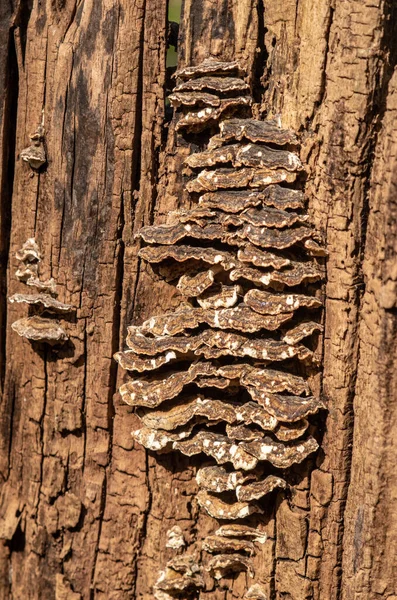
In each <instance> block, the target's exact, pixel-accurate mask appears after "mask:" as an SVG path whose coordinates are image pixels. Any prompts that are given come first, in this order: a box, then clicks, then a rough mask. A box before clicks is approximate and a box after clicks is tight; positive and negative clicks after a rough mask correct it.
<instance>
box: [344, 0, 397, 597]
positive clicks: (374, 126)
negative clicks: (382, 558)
mask: <svg viewBox="0 0 397 600" xmlns="http://www.w3.org/2000/svg"><path fill="white" fill-rule="evenodd" d="M384 24H385V26H384V32H383V38H382V41H381V43H380V49H379V59H378V64H377V72H376V77H375V84H374V86H373V94H372V95H369V96H368V98H367V110H366V113H365V114H364V117H363V124H364V133H363V136H365V137H366V138H367V141H366V142H365V143H364V145H363V151H362V163H361V164H363V165H366V167H365V168H364V169H363V172H362V176H363V179H364V186H363V188H364V189H363V204H362V208H361V213H360V226H361V230H360V239H359V240H358V241H357V244H358V251H357V256H358V271H357V284H356V304H357V307H358V309H359V310H358V319H357V331H359V329H360V324H361V322H362V319H363V316H362V313H361V310H360V309H362V302H363V298H364V295H365V290H366V281H365V274H364V272H363V260H364V255H365V250H366V239H367V227H368V218H369V214H370V194H371V189H372V188H371V183H372V171H373V165H374V162H375V151H376V147H377V143H378V137H379V132H380V131H381V128H382V123H383V118H384V115H385V111H386V103H387V96H388V86H389V82H390V79H391V78H392V76H393V72H394V68H395V66H396V64H397V46H396V44H395V43H394V42H395V38H396V34H397V6H396V5H395V3H393V2H385V4H384ZM384 56H386V57H387V60H386V62H384V60H383V58H384ZM361 344H362V342H361V340H360V338H359V337H358V347H357V365H360V364H361ZM357 376H358V368H357V369H356V371H355V374H354V378H353V381H352V389H351V393H350V401H351V403H350V406H351V414H350V420H351V431H352V436H353V433H354V420H355V412H354V406H355V401H356V397H357ZM353 450H354V448H353V444H350V446H349V449H348V453H347V452H346V455H347V454H348V457H347V459H346V463H347V468H346V484H345V493H344V500H343V504H342V507H341V515H342V516H341V524H340V531H341V541H340V545H339V552H338V555H339V561H338V567H339V576H338V581H337V584H338V588H337V597H338V598H339V596H341V595H342V593H343V589H342V582H343V571H342V560H343V549H344V537H345V535H346V530H345V526H344V523H345V512H346V503H347V498H348V495H349V488H350V484H351V470H352V460H353Z"/></svg>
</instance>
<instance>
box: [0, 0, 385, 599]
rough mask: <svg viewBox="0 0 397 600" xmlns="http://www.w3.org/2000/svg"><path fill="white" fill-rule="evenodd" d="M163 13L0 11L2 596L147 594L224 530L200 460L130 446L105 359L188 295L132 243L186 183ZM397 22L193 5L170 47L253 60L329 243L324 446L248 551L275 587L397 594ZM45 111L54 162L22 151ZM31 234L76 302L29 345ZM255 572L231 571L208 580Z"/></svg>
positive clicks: (357, 4)
mask: <svg viewBox="0 0 397 600" xmlns="http://www.w3.org/2000/svg"><path fill="white" fill-rule="evenodd" d="M166 9H167V7H166V2H165V1H164V2H163V0H158V1H157V2H155V1H154V0H135V1H133V2H128V1H127V0H120V1H119V2H115V1H112V0H101V1H96V0H86V1H85V2H79V3H77V2H75V0H66V1H65V2H49V1H48V2H42V3H39V2H37V1H35V2H27V0H20V1H19V2H15V3H13V4H12V7H10V8H8V5H7V8H6V7H5V6H1V8H0V13H1V20H0V31H1V38H0V46H1V48H2V52H1V56H0V103H1V104H0V115H1V117H2V120H1V128H0V132H1V136H0V141H1V161H0V185H1V205H0V231H1V246H0V252H1V258H2V261H1V281H0V284H1V288H0V289H1V295H2V297H1V305H0V318H1V336H0V344H1V346H0V351H1V355H0V363H1V385H2V404H1V416H0V424H1V430H0V434H1V450H0V465H1V467H0V476H1V496H0V515H1V522H0V538H1V546H0V552H1V558H0V569H1V572H0V598H1V599H3V598H4V599H11V598H14V599H22V598H23V599H25V598H32V599H33V598H34V599H36V598H38V599H39V598H40V599H44V598H45V599H49V598H56V599H57V600H61V599H64V598H68V599H69V598H73V599H76V600H77V599H78V598H82V599H89V598H104V599H105V598H114V599H124V598H137V599H138V598H141V599H148V598H151V597H152V592H151V586H152V585H153V583H154V581H155V580H156V579H157V577H158V572H159V570H160V569H161V568H163V567H164V565H165V563H166V561H167V559H168V558H169V557H171V556H172V551H171V550H169V549H167V548H166V547H165V541H166V539H165V535H166V532H167V530H168V529H169V528H170V527H171V526H172V525H174V524H175V523H176V522H177V523H178V524H179V525H180V526H181V527H182V528H183V529H184V531H185V532H186V538H187V541H188V542H189V543H192V544H194V543H195V541H196V540H197V539H199V538H202V537H204V536H205V534H206V533H207V531H208V530H209V528H210V527H211V524H210V519H209V518H207V517H204V516H203V515H202V514H201V513H199V512H198V509H197V506H196V503H195V499H194V496H195V492H196V484H195V482H194V479H192V475H193V473H194V466H193V464H192V463H189V461H187V460H186V461H185V460H183V459H181V458H180V457H177V456H173V455H172V456H167V457H165V458H164V459H162V460H158V459H156V458H154V457H152V456H148V455H146V454H145V452H144V451H143V450H142V448H141V447H139V446H138V445H134V444H133V443H132V440H131V437H130V430H131V429H132V427H133V415H132V414H131V413H130V410H129V409H128V407H126V406H124V405H123V404H122V403H121V401H120V398H119V396H118V393H117V387H118V383H119V380H120V377H121V375H120V374H119V373H118V372H117V368H116V363H115V362H114V361H113V360H112V354H113V352H115V351H116V350H117V349H118V348H119V347H121V346H122V344H123V339H124V336H125V329H126V326H127V325H128V324H129V323H131V321H135V322H139V321H141V320H142V319H143V318H146V317H148V316H149V315H151V314H154V313H155V312H159V311H162V310H164V309H165V308H169V307H170V306H175V305H176V304H177V302H178V297H177V296H176V295H175V294H174V293H173V292H172V293H171V289H172V288H171V287H170V286H167V284H164V283H161V282H160V281H158V280H157V279H153V275H152V273H151V271H150V270H149V269H147V268H146V267H143V265H142V264H141V263H140V261H139V260H138V259H137V256H136V255H137V242H136V241H135V240H134V237H133V234H134V232H136V230H137V229H138V228H139V227H141V226H142V224H148V223H151V222H153V221H158V222H160V221H161V220H163V219H164V215H165V214H166V213H167V212H168V211H169V210H171V209H174V208H177V207H178V206H179V205H180V204H183V203H184V202H185V201H186V198H185V196H184V195H183V194H182V190H181V176H180V170H181V169H180V164H181V160H182V157H183V156H184V155H185V154H186V152H188V149H187V148H183V147H182V148H176V147H175V137H174V134H173V127H172V125H171V126H170V127H169V128H165V127H164V126H163V117H164V94H165V77H166V72H165V52H166V39H165V36H166V29H167V18H166ZM396 34H397V15H396V8H395V7H393V3H392V1H391V0H389V1H388V2H386V1H384V0H371V1H370V0H349V1H347V0H334V1H331V0H318V1H314V0H301V1H300V2H298V0H285V1H284V2H282V3H280V2H277V1H275V0H264V1H263V4H262V2H260V1H259V0H258V2H256V0H240V1H239V2H238V1H237V0H228V1H225V2H222V3H219V2H215V1H214V0H212V1H211V0H200V1H199V2H196V1H195V2H193V1H190V0H185V3H184V13H183V18H182V27H181V42H180V49H179V52H180V64H189V63H192V62H193V63H194V62H197V61H199V60H200V59H201V58H203V57H204V56H205V55H207V54H208V53H209V52H211V53H212V54H214V55H218V56H222V57H224V58H226V59H230V58H235V57H236V58H239V59H241V60H243V61H244V62H245V63H246V64H247V66H248V68H249V70H250V73H251V81H252V82H253V85H254V86H255V87H254V91H255V97H256V100H261V102H262V106H261V109H262V111H263V114H270V115H276V114H277V115H280V117H281V120H282V122H283V124H284V125H286V126H291V127H293V128H294V129H296V130H297V131H299V133H300V134H301V136H302V141H303V143H302V157H303V158H304V160H305V162H306V163H307V165H308V182H307V188H306V189H307V192H308V195H309V198H310V210H311V212H312V215H313V219H314V221H315V223H316V225H317V227H318V228H319V229H320V230H322V231H323V232H324V234H325V236H326V239H327V247H328V250H329V253H330V255H329V259H328V266H327V270H328V284H327V304H326V314H325V324H326V333H325V338H324V375H323V382H322V390H323V394H324V396H325V398H326V400H327V402H328V405H329V412H328V416H327V420H326V423H325V426H324V439H323V448H322V453H321V454H320V456H319V457H318V459H317V464H316V465H315V468H314V471H312V472H310V470H308V471H307V473H302V477H301V481H300V484H299V489H298V490H297V492H296V493H295V494H294V496H293V497H292V498H290V499H283V496H282V495H280V498H279V500H278V505H277V510H276V511H273V512H272V510H271V507H270V508H269V515H268V517H269V520H268V525H267V529H268V533H269V535H270V536H271V540H270V541H269V542H268V543H267V544H265V545H264V546H263V551H262V553H261V554H260V556H259V557H258V563H257V569H259V572H260V574H261V578H262V580H263V581H264V582H265V583H266V585H267V587H268V594H269V599H272V600H273V599H280V600H281V599H283V600H287V599H290V600H307V599H311V598H313V599H316V600H339V599H343V600H350V599H353V598H354V599H359V600H374V599H376V598H379V599H380V598H385V599H386V598H387V599H388V600H392V599H393V598H395V597H397V587H396V586H397V583H396V582H397V573H396V571H397V560H396V555H397V553H396V550H397V548H396V546H397V522H396V519H397V516H396V512H397V507H396V504H397V481H396V474H395V467H394V457H395V451H396V362H397V360H396V349H395V348H396V346H395V335H396V285H397V284H396V280H397V270H396V232H397V224H396V181H395V178H396V176H395V162H396V147H395V146H396V142H395V139H396V126H395V122H396V110H397V100H396V98H397V87H396V81H397V80H396V75H395V73H394V71H395V67H396V57H397V43H396V39H397V37H396ZM42 108H44V114H45V128H46V150H47V156H48V166H47V167H46V169H44V170H43V171H42V172H40V174H33V173H32V171H31V170H30V169H29V167H28V165H27V164H26V163H22V161H21V160H18V154H19V153H20V152H21V150H22V149H23V148H24V147H26V146H27V145H28V143H29V137H28V136H29V134H30V133H32V132H33V131H34V130H35V129H36V127H37V125H38V124H39V122H40V121H41V111H42ZM167 132H168V138H167ZM14 138H15V144H14ZM14 145H15V148H14ZM157 192H159V193H158V194H157ZM33 236H34V237H35V238H36V241H37V242H38V243H39V245H40V247H41V249H42V252H43V255H44V258H43V262H42V263H41V264H42V271H41V274H42V276H43V277H44V278H46V277H50V276H53V277H54V278H55V279H56V281H57V284H58V286H59V299H60V300H61V301H65V302H69V303H71V304H73V305H74V306H76V307H77V313H76V319H75V321H71V322H68V323H66V327H67V329H68V331H69V333H70V334H71V338H72V342H73V346H72V347H71V348H70V350H69V351H68V352H63V353H62V352H61V353H58V354H55V353H54V352H53V351H51V350H46V351H40V352H37V351H35V350H34V348H33V347H32V346H31V345H30V344H29V342H27V341H26V340H23V339H22V338H19V337H18V336H17V335H16V334H15V333H14V332H13V331H12V330H11V327H10V325H11V323H12V322H13V321H15V320H16V319H17V318H20V317H22V316H25V314H26V309H24V308H22V307H21V306H20V305H7V303H6V301H5V299H6V296H9V295H11V294H13V293H15V292H17V291H21V287H22V284H20V283H19V282H18V281H17V280H16V278H15V276H14V272H15V270H16V267H17V262H16V260H15V258H14V255H15V251H16V250H17V249H18V248H19V247H20V246H21V244H22V243H23V242H24V241H25V240H26V239H27V238H29V237H33ZM212 526H213V525H212ZM246 587H247V580H246V577H245V575H241V576H239V577H238V578H237V579H236V580H235V581H234V582H232V584H231V586H230V588H231V589H230V591H227V590H217V591H209V592H207V593H201V594H200V598H203V599H204V598H211V599H212V600H230V599H231V598H242V597H243V595H244V590H245V589H246Z"/></svg>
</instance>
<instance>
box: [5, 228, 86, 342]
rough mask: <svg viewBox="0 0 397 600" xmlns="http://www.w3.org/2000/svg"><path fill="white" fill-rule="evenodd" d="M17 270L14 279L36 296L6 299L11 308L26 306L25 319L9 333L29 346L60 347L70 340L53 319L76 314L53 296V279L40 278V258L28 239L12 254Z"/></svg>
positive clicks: (14, 295)
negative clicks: (31, 289) (45, 345)
mask: <svg viewBox="0 0 397 600" xmlns="http://www.w3.org/2000/svg"><path fill="white" fill-rule="evenodd" d="M15 258H16V259H17V260H18V261H19V263H20V264H19V267H18V269H17V271H16V273H15V275H16V277H17V279H19V281H20V282H21V283H23V284H25V285H27V286H30V287H34V288H36V289H37V290H38V293H31V294H21V293H17V294H13V295H12V296H10V297H9V298H8V301H9V302H10V303H11V304H27V305H28V307H29V309H30V311H33V314H30V315H29V316H28V317H25V318H22V319H18V320H17V321H15V322H14V323H12V325H11V327H12V329H13V330H14V331H15V332H16V333H18V335H20V336H21V337H25V338H26V339H28V340H30V341H31V342H42V343H45V344H49V345H51V346H54V345H58V344H63V343H65V342H66V341H67V340H68V339H69V336H68V334H67V333H66V331H65V330H64V329H63V327H62V326H61V325H60V323H59V321H58V320H57V319H56V318H54V317H55V315H57V316H58V317H61V316H62V315H67V314H70V313H72V312H74V311H75V308H74V307H73V306H72V305H71V304H66V303H64V302H60V301H59V300H57V299H56V298H54V296H55V295H56V293H57V291H56V283H55V280H54V279H53V278H51V279H47V280H46V281H42V280H41V279H40V278H39V263H40V262H41V259H42V255H41V252H40V248H39V246H38V244H37V243H36V241H35V239H34V238H29V239H28V240H26V242H25V243H24V244H23V245H22V247H21V248H20V249H19V250H17V252H16V253H15Z"/></svg>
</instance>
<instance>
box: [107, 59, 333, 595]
mask: <svg viewBox="0 0 397 600" xmlns="http://www.w3.org/2000/svg"><path fill="white" fill-rule="evenodd" d="M177 77H178V80H179V82H180V83H179V85H177V87H176V88H175V90H174V92H173V94H172V95H171V96H170V100H171V102H172V103H173V104H174V106H175V107H178V108H179V115H180V118H179V120H178V121H177V130H178V131H179V132H180V133H181V134H185V133H187V134H189V136H192V134H197V140H198V141H197V144H196V148H197V147H199V146H200V143H201V142H200V140H203V139H204V138H205V136H204V135H203V133H204V132H206V135H207V137H206V138H205V139H206V143H205V144H204V143H203V144H202V146H201V149H200V151H197V152H195V153H193V154H191V155H190V156H189V157H188V158H187V160H186V167H187V172H188V174H189V176H190V180H189V181H188V183H187V186H186V187H187V190H188V191H189V193H190V195H191V201H192V208H191V209H190V210H183V211H178V212H176V213H174V214H171V215H170V217H169V220H168V222H167V223H166V224H161V225H157V226H148V227H144V228H143V229H141V230H140V232H139V233H138V235H139V237H140V239H141V240H142V246H143V247H142V249H141V250H140V257H141V258H142V259H143V260H145V261H147V262H148V263H150V264H151V265H153V268H155V269H157V270H158V272H159V273H160V275H161V276H162V277H164V278H165V279H166V280H167V281H168V282H170V283H172V284H174V285H175V286H176V288H177V289H178V290H179V292H180V294H181V306H180V308H179V309H177V310H174V311H173V312H170V313H166V314H162V315H156V316H153V317H151V318H150V319H148V320H146V321H145V322H143V323H142V324H141V325H139V326H131V327H129V331H128V337H127V340H126V342H127V346H128V349H127V350H125V351H122V352H118V353H117V354H116V355H115V358H116V360H117V361H118V362H119V364H120V365H121V367H123V368H124V369H126V370H127V371H130V372H131V374H132V377H131V379H129V380H128V381H127V382H126V383H125V384H124V385H122V386H121V388H120V392H121V396H122V398H123V400H124V401H125V402H126V403H127V404H129V405H131V406H133V407H135V410H136V414H137V416H138V417H139V419H140V427H139V429H137V430H136V431H134V432H133V437H134V438H135V440H137V441H138V442H139V443H140V444H143V446H145V447H146V448H147V449H149V450H151V451H154V452H169V451H172V450H178V451H179V452H181V453H183V454H185V455H187V456H189V457H190V456H196V455H197V456H200V457H202V463H201V465H200V468H199V469H198V471H197V483H198V487H199V492H198V494H197V501H198V504H199V505H200V507H202V509H203V510H204V511H206V512H207V513H208V514H209V515H210V516H211V517H213V518H214V519H217V520H218V521H223V522H224V523H226V524H225V525H222V527H220V529H218V530H217V531H216V533H215V534H214V535H211V536H209V537H208V538H207V539H205V540H204V543H203V547H202V550H203V551H204V552H205V553H206V555H208V557H209V558H208V560H207V566H206V569H207V571H209V572H210V573H211V574H212V576H213V577H214V578H215V579H216V578H221V577H224V576H228V575H230V574H232V573H235V572H238V571H247V572H248V573H249V574H251V575H253V567H252V563H251V557H252V555H253V554H254V550H255V544H256V543H257V542H258V541H262V542H263V541H264V538H263V534H262V537H261V532H260V531H258V530H257V529H253V528H251V527H248V526H247V525H245V524H244V519H246V518H248V517H250V515H255V514H257V515H260V514H261V513H262V512H263V507H264V503H266V502H267V501H271V496H270V495H271V494H272V492H273V491H274V490H283V489H285V488H288V485H289V483H288V477H289V474H290V472H291V469H293V467H294V465H296V464H298V463H301V462H302V461H304V460H305V459H306V458H307V457H308V456H309V455H311V454H313V453H314V452H315V451H316V450H317V448H318V442H317V440H316V436H315V426H314V423H315V420H314V419H313V416H314V415H315V414H316V413H317V412H318V411H319V410H320V409H323V408H325V407H324V404H323V402H322V401H321V399H319V398H318V397H316V395H314V394H313V393H312V390H311V387H310V385H309V373H313V372H314V370H315V367H316V365H315V361H314V359H313V350H314V349H315V346H316V339H315V334H316V333H317V332H319V331H321V325H320V324H319V320H320V318H321V307H322V300H321V285H322V280H323V279H324V265H323V262H324V261H323V259H322V257H324V255H325V252H324V250H323V248H322V246H321V240H320V239H319V237H318V235H317V234H316V232H315V231H314V230H313V227H312V226H311V224H310V223H309V218H308V214H307V212H306V210H305V197H304V193H303V192H302V191H301V189H300V188H301V187H302V184H301V181H302V177H300V172H301V171H302V165H301V162H300V159H299V157H298V155H297V154H296V148H297V138H296V136H295V134H294V132H292V131H290V130H287V129H282V128H281V127H279V125H278V124H277V123H275V122H274V121H270V120H269V121H259V120H256V119H254V118H252V117H251V116H250V110H251V109H250V105H251V99H250V96H249V87H248V84H247V83H246V82H245V80H244V78H243V73H242V72H241V69H240V67H239V65H238V64H237V63H220V62H217V61H215V60H210V59H209V60H206V61H205V62H204V63H202V64H201V65H199V66H198V67H189V68H186V69H183V70H181V71H179V72H178V73H177ZM189 139H190V138H189ZM266 498H268V500H266ZM241 520H243V522H242V523H241ZM251 520H252V519H251ZM250 522H251V521H250ZM173 569H174V571H175V567H173V566H172V565H169V567H168V568H167V570H166V571H165V572H164V573H163V575H162V580H161V581H160V582H158V589H159V593H160V591H161V593H164V594H165V593H166V594H168V596H161V595H159V596H158V597H159V598H166V597H174V596H175V595H176V596H177V595H178V593H181V591H180V589H179V590H178V589H177V588H173V587H172V581H174V580H178V581H179V584H178V585H181V586H183V585H184V584H183V581H185V582H186V581H187V580H188V579H189V578H188V577H187V576H186V572H184V574H183V575H180V576H178V577H176V576H175V575H173V574H172V573H171V572H172V570H173ZM191 572H192V573H193V571H192V570H191ZM167 573H168V575H167ZM193 580H194V581H193ZM189 581H190V584H191V586H193V587H194V585H196V584H197V585H198V583H197V582H201V579H200V577H198V575H197V573H195V575H194V576H193V575H191V576H190V580H189ZM194 582H195V583H194ZM190 584H189V585H187V584H186V586H185V587H184V588H183V589H184V593H187V591H186V590H188V588H189V586H190ZM247 594H248V595H247V596H246V597H247V598H263V597H265V592H264V589H263V587H262V586H261V584H259V583H255V584H254V585H253V586H252V587H251V588H250V590H249V591H248V592H247Z"/></svg>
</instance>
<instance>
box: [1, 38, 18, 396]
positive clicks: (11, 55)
mask: <svg viewBox="0 0 397 600" xmlns="http://www.w3.org/2000/svg"><path fill="white" fill-rule="evenodd" d="M4 88H5V90H6V94H5V102H4V111H3V115H2V121H3V127H4V128H3V139H2V147H3V156H2V157H1V160H2V172H3V178H2V181H1V198H0V263H1V267H0V268H1V273H0V393H1V394H2V393H3V390H4V378H5V368H6V341H7V295H8V292H7V287H8V286H7V266H8V259H9V251H10V232H11V218H12V195H13V187H14V170H15V158H16V127H17V114H18V93H19V71H18V61H17V54H16V49H15V42H14V30H13V29H11V30H10V31H9V37H8V51H7V62H6V66H5V73H4Z"/></svg>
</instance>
